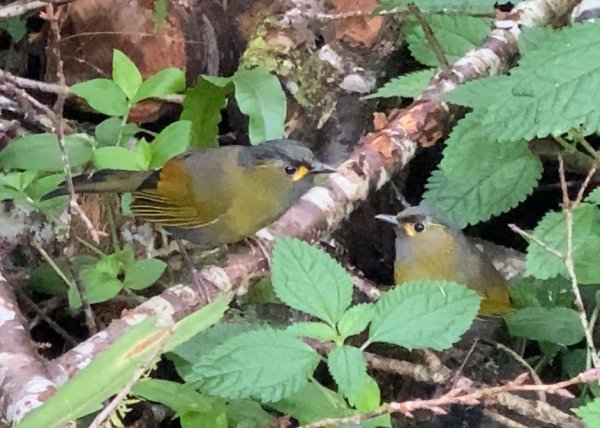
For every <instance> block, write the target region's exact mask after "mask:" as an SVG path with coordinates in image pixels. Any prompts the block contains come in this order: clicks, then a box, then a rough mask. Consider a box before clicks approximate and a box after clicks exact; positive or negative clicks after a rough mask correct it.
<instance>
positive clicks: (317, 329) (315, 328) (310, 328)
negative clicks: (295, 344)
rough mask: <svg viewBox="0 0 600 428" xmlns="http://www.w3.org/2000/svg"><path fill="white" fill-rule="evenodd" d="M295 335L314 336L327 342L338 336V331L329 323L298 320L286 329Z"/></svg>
mask: <svg viewBox="0 0 600 428" xmlns="http://www.w3.org/2000/svg"><path fill="white" fill-rule="evenodd" d="M285 331H286V332H288V333H291V334H293V335H294V336H304V337H312V338H313V339H317V340H320V341H322V342H327V341H331V340H335V339H336V338H337V332H336V331H335V329H334V328H333V327H331V326H330V325H329V324H325V323H322V322H297V323H294V324H292V325H291V326H289V327H288V328H286V329H285Z"/></svg>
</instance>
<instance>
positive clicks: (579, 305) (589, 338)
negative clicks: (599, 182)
mask: <svg viewBox="0 0 600 428" xmlns="http://www.w3.org/2000/svg"><path fill="white" fill-rule="evenodd" d="M593 169H594V170H595V168H593ZM593 172H595V171H593ZM593 172H592V174H593ZM558 174H559V177H560V183H561V188H562V193H563V212H564V214H565V223H566V227H567V254H566V255H565V266H566V268H567V273H568V275H569V278H570V279H571V289H572V290H573V295H574V297H575V298H574V303H575V308H576V310H577V312H578V313H579V321H580V322H581V326H582V327H583V331H584V333H585V342H586V347H587V350H588V353H589V356H590V357H591V359H592V364H593V366H594V367H595V368H599V367H600V358H599V357H598V352H597V351H596V346H595V345H594V337H593V335H592V330H591V328H590V323H589V321H588V318H587V314H586V313H585V307H584V306H583V299H582V298H581V292H580V291H579V284H578V283H577V273H576V272H575V262H574V260H573V210H574V209H575V208H576V207H577V205H578V204H579V202H580V201H581V198H582V197H583V193H584V192H585V187H584V186H587V183H589V178H590V177H591V176H590V174H588V176H587V177H586V179H585V181H584V183H583V185H582V186H581V187H582V189H580V191H579V193H578V198H577V200H576V201H575V202H576V203H574V204H572V203H571V201H570V200H569V194H568V190H567V180H566V178H565V164H564V161H563V157H562V155H560V154H559V155H558ZM579 196H581V198H580V197H579Z"/></svg>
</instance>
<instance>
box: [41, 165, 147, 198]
mask: <svg viewBox="0 0 600 428" xmlns="http://www.w3.org/2000/svg"><path fill="white" fill-rule="evenodd" d="M152 173H153V172H152V171H120V170H113V169H104V170H101V171H97V172H94V173H93V174H89V175H88V174H84V175H79V176H77V177H73V187H74V188H75V193H124V192H134V191H136V190H137V189H138V188H139V187H140V186H141V185H142V183H143V182H144V181H145V180H146V179H147V178H148V177H149V176H150V175H152ZM68 194H69V189H68V188H67V183H66V181H63V182H62V183H61V184H60V186H59V187H58V188H57V189H55V190H53V191H51V192H50V193H47V194H46V195H44V196H43V197H42V200H43V201H45V200H47V199H52V198H56V197H58V196H63V195H68Z"/></svg>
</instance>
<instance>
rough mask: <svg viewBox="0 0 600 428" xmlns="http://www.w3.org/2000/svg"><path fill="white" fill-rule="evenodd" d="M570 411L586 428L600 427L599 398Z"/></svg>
mask: <svg viewBox="0 0 600 428" xmlns="http://www.w3.org/2000/svg"><path fill="white" fill-rule="evenodd" d="M571 410H573V412H574V413H575V414H576V415H577V416H579V417H580V418H581V419H582V420H583V422H585V425H586V426H587V427H588V428H593V427H597V426H600V398H596V399H595V400H594V401H591V402H589V403H587V404H586V405H585V406H581V407H577V408H575V409H571Z"/></svg>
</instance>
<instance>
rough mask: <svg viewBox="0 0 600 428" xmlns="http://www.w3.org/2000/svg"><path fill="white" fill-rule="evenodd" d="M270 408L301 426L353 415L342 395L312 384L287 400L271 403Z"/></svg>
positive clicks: (308, 384) (305, 386)
mask: <svg viewBox="0 0 600 428" xmlns="http://www.w3.org/2000/svg"><path fill="white" fill-rule="evenodd" d="M269 407H272V408H274V409H275V410H277V411H279V412H281V413H284V414H287V415H290V416H292V417H294V418H295V419H297V420H298V422H299V423H300V424H301V425H306V424H309V423H311V422H314V421H318V420H320V419H324V418H342V417H344V416H350V415H352V414H353V412H352V410H351V409H350V408H348V406H347V404H346V402H345V401H344V399H343V397H342V395H341V394H337V393H336V392H334V391H332V390H330V389H328V388H326V387H324V386H322V385H319V384H315V383H312V382H309V383H307V384H306V385H304V386H303V387H302V388H300V389H299V390H298V392H296V393H295V394H293V395H291V396H289V397H287V398H284V399H282V400H280V401H277V402H275V403H269Z"/></svg>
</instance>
